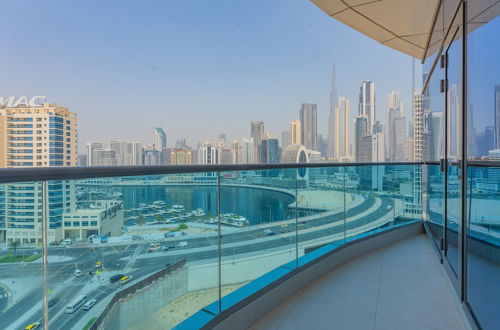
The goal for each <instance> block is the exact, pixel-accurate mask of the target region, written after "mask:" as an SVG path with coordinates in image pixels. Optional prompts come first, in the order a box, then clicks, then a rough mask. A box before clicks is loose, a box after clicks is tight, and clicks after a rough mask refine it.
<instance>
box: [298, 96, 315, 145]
mask: <svg viewBox="0 0 500 330" xmlns="http://www.w3.org/2000/svg"><path fill="white" fill-rule="evenodd" d="M299 117H300V133H301V140H302V144H303V145H304V146H305V147H306V148H307V149H312V150H318V119H317V118H318V107H317V105H316V104H314V103H302V107H301V108H300V113H299ZM292 144H294V143H292Z"/></svg>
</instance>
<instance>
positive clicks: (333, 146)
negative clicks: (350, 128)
mask: <svg viewBox="0 0 500 330" xmlns="http://www.w3.org/2000/svg"><path fill="white" fill-rule="evenodd" d="M338 101H339V99H338V96H337V76H336V72H335V59H334V60H333V63H332V90H331V92H330V118H329V120H328V155H327V156H328V157H332V158H336V159H337V158H338V156H339V152H338V148H339V143H338V142H337V141H338V140H337V138H338V134H336V133H337V132H336V127H337V128H338V126H339V124H338V120H339V114H338Z"/></svg>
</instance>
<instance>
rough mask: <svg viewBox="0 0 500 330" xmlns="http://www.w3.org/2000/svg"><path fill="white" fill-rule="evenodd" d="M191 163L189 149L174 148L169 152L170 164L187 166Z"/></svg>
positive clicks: (191, 155) (191, 157)
mask: <svg viewBox="0 0 500 330" xmlns="http://www.w3.org/2000/svg"><path fill="white" fill-rule="evenodd" d="M192 163H193V152H192V151H191V150H189V149H183V148H175V149H172V151H171V152H170V164H172V165H188V164H192Z"/></svg>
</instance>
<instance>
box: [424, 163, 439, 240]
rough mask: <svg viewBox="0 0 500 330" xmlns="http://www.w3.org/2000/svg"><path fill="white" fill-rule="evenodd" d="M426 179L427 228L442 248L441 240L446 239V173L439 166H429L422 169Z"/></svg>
mask: <svg viewBox="0 0 500 330" xmlns="http://www.w3.org/2000/svg"><path fill="white" fill-rule="evenodd" d="M422 172H423V176H424V177H425V178H426V182H425V184H426V188H425V190H426V195H425V199H424V201H423V202H425V204H426V207H425V210H426V214H425V220H426V225H427V228H428V229H429V232H430V234H431V237H432V238H433V242H434V244H435V245H436V247H437V248H439V249H440V248H441V238H444V232H443V229H444V227H443V219H444V173H443V172H442V171H441V169H440V167H439V165H427V166H424V167H423V169H422Z"/></svg>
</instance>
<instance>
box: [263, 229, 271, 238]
mask: <svg viewBox="0 0 500 330" xmlns="http://www.w3.org/2000/svg"><path fill="white" fill-rule="evenodd" d="M262 233H263V234H264V235H266V236H272V235H274V232H273V231H272V230H271V229H269V228H268V229H264V231H263V232H262Z"/></svg>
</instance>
